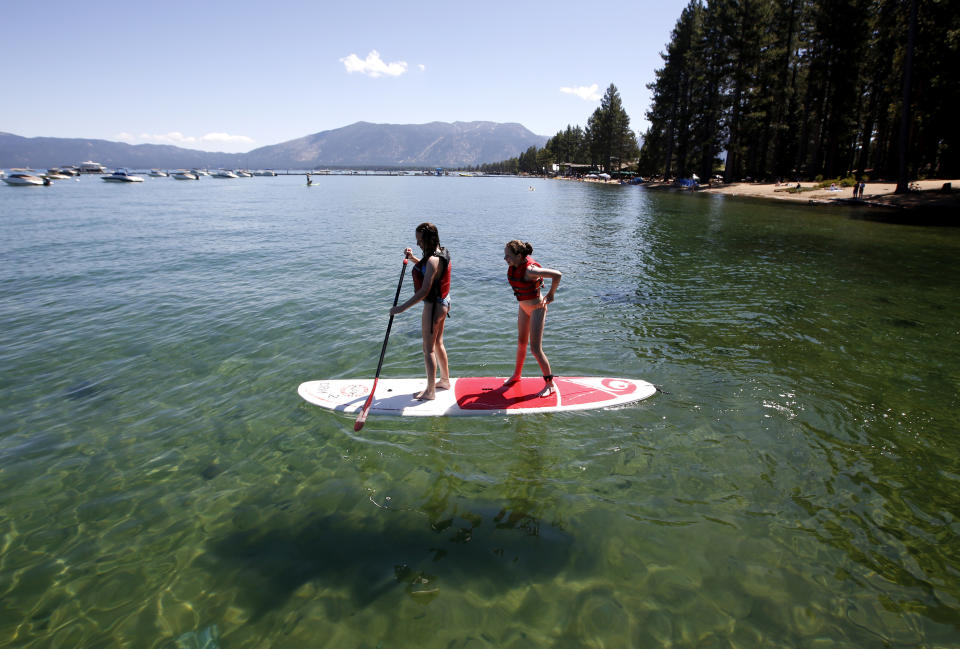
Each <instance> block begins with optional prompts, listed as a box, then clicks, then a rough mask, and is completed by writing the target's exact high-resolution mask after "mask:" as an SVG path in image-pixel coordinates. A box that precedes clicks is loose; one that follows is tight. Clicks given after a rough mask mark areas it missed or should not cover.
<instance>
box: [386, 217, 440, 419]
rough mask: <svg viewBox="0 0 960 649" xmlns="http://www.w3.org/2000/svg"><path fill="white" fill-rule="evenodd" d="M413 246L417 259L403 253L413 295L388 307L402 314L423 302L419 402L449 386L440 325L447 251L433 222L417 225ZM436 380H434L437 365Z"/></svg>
mask: <svg viewBox="0 0 960 649" xmlns="http://www.w3.org/2000/svg"><path fill="white" fill-rule="evenodd" d="M416 234H417V245H418V246H420V249H421V250H422V251H423V258H422V259H417V258H416V256H414V254H413V250H412V249H410V248H407V249H406V250H404V254H405V255H406V257H407V259H409V260H411V261H413V264H414V266H413V272H412V273H411V275H413V288H414V294H413V297H411V298H410V299H409V300H407V301H406V302H404V303H403V304H401V305H399V306H395V307H393V308H392V309H390V315H397V314H398V313H403V312H404V311H406V310H407V309H409V308H410V307H412V306H413V305H414V304H416V303H417V302H420V301H423V315H422V316H421V319H420V329H421V332H422V334H423V364H424V365H425V366H426V369H427V387H426V389H424V390H423V392H420V393H419V394H417V395H415V397H414V398H416V399H418V400H420V401H429V400H431V399H436V398H437V390H448V389H450V368H449V366H448V365H447V348H446V347H444V346H443V325H444V323H445V322H446V319H447V313H448V312H449V311H450V253H449V252H448V251H447V249H446V248H442V247H440V234H439V233H438V232H437V226H435V225H434V224H433V223H421V224H420V225H418V226H417V231H416ZM438 367H439V369H440V380H439V381H437V380H436V379H437V368H438Z"/></svg>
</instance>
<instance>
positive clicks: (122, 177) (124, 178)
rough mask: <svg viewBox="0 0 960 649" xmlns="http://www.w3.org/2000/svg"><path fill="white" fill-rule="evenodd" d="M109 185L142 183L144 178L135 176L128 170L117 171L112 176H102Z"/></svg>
mask: <svg viewBox="0 0 960 649" xmlns="http://www.w3.org/2000/svg"><path fill="white" fill-rule="evenodd" d="M101 178H103V179H104V180H105V181H107V182H108V183H142V182H143V178H141V177H140V176H134V175H133V174H131V173H130V172H128V171H127V170H126V169H117V170H116V171H114V172H113V173H112V174H107V175H106V176H101Z"/></svg>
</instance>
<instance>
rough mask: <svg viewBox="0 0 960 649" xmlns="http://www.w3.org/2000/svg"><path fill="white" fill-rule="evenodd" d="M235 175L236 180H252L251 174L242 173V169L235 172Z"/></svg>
mask: <svg viewBox="0 0 960 649" xmlns="http://www.w3.org/2000/svg"><path fill="white" fill-rule="evenodd" d="M236 174H237V178H253V174H252V173H250V172H249V171H243V170H242V169H241V170H240V171H237V172H236Z"/></svg>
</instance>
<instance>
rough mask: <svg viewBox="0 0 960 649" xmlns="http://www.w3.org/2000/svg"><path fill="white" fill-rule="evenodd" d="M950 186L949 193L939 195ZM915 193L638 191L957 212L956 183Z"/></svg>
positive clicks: (922, 185)
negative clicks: (854, 195)
mask: <svg viewBox="0 0 960 649" xmlns="http://www.w3.org/2000/svg"><path fill="white" fill-rule="evenodd" d="M583 181H584V182H596V183H600V184H607V185H619V184H620V183H619V182H618V181H613V180H611V181H604V180H594V179H583ZM946 183H950V186H951V191H943V186H944V185H945V184H946ZM910 185H911V186H913V187H917V188H918V191H911V192H909V193H906V194H896V193H894V192H895V191H896V189H897V184H896V183H890V182H873V183H871V182H868V183H867V184H866V187H865V189H864V192H863V198H862V199H855V198H853V188H852V187H841V188H839V189H837V190H831V189H830V188H824V189H819V188H817V187H816V186H817V183H814V182H801V183H800V187H801V191H800V192H797V193H794V192H793V191H790V190H792V189H794V188H795V187H796V186H797V183H779V184H778V183H747V182H740V183H726V184H720V185H716V184H715V185H701V186H700V187H698V188H697V189H683V188H680V187H676V186H674V185H673V184H672V183H668V182H645V183H643V184H641V185H639V186H640V187H646V188H647V189H652V190H669V191H677V192H690V193H692V194H719V195H722V196H736V197H743V198H750V199H764V200H768V201H784V202H789V203H792V204H801V205H821V206H822V205H828V206H838V205H840V206H846V207H864V208H895V209H896V210H898V211H899V210H910V211H913V210H936V211H941V210H948V209H949V210H960V179H937V180H917V181H913V182H911V183H910Z"/></svg>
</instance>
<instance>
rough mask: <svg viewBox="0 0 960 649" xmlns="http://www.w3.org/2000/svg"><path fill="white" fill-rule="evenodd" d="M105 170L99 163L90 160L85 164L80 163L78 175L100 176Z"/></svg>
mask: <svg viewBox="0 0 960 649" xmlns="http://www.w3.org/2000/svg"><path fill="white" fill-rule="evenodd" d="M106 170H107V168H106V167H104V166H103V165H102V164H100V163H99V162H93V161H92V160H87V161H86V162H81V163H80V169H79V171H80V173H82V174H102V173H104V172H105V171H106Z"/></svg>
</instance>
